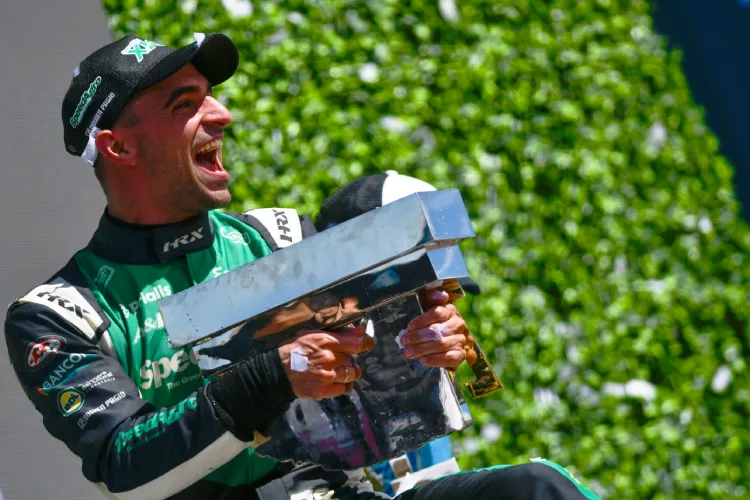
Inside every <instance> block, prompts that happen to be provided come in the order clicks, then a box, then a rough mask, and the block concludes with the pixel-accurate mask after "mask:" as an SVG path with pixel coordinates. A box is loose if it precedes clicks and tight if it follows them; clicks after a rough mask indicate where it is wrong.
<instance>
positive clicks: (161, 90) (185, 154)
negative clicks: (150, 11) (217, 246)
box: [123, 64, 232, 216]
mask: <svg viewBox="0 0 750 500" xmlns="http://www.w3.org/2000/svg"><path fill="white" fill-rule="evenodd" d="M128 108H129V109H127V110H126V113H124V115H125V116H124V121H126V122H127V121H131V122H134V125H132V126H130V127H129V128H128V125H127V124H124V125H123V126H124V127H125V128H127V130H126V133H128V134H129V135H131V139H132V140H134V143H135V144H136V158H137V161H136V170H135V171H136V175H138V176H139V177H140V180H141V181H142V182H139V185H140V186H141V189H139V191H142V195H143V196H148V198H149V201H150V203H151V204H155V205H156V206H157V207H159V208H163V210H164V212H165V213H169V214H175V215H180V216H191V215H195V214H198V213H200V212H203V211H206V210H211V209H214V208H218V207H222V206H224V205H226V204H228V203H229V201H230V200H231V195H230V194H229V189H228V186H229V174H228V173H227V171H226V170H224V167H223V165H222V141H223V136H224V134H223V128H224V127H226V126H227V125H228V124H229V123H230V122H231V121H232V115H231V114H230V113H229V111H228V110H227V108H225V107H224V106H223V105H222V104H221V103H220V102H219V101H217V100H216V99H214V98H213V97H212V95H211V88H210V86H209V83H208V80H206V78H205V77H204V76H203V75H201V74H200V73H199V72H198V70H196V69H195V67H194V66H193V65H191V64H188V65H187V66H186V67H184V68H182V69H181V70H180V71H178V72H177V73H175V74H174V75H172V76H171V77H169V78H167V79H166V80H163V81H162V82H160V83H158V84H157V85H154V86H152V87H149V88H148V89H146V90H145V91H143V92H141V93H140V94H138V95H137V96H136V97H134V98H133V99H132V100H131V101H130V103H128Z"/></svg>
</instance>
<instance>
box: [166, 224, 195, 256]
mask: <svg viewBox="0 0 750 500" xmlns="http://www.w3.org/2000/svg"><path fill="white" fill-rule="evenodd" d="M202 239H203V228H202V227H199V228H198V229H197V230H195V231H191V232H190V234H184V235H182V236H180V237H179V238H175V239H174V240H172V241H168V242H166V243H164V253H167V252H169V251H170V250H177V249H178V248H180V246H182V245H188V244H190V243H192V242H194V241H197V240H202Z"/></svg>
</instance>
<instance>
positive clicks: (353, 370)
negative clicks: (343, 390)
mask: <svg viewBox="0 0 750 500" xmlns="http://www.w3.org/2000/svg"><path fill="white" fill-rule="evenodd" d="M335 371H336V378H335V379H334V383H337V384H349V383H353V382H354V381H355V380H359V377H361V376H362V370H361V369H360V368H359V367H358V366H356V365H354V366H346V365H345V366H338V367H336V370H335Z"/></svg>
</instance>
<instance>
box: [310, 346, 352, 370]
mask: <svg viewBox="0 0 750 500" xmlns="http://www.w3.org/2000/svg"><path fill="white" fill-rule="evenodd" d="M309 359H310V361H311V362H313V363H315V365H316V366H320V367H321V368H323V369H327V370H333V369H334V368H336V367H337V366H343V365H350V364H351V359H352V357H351V356H349V355H348V354H343V353H340V352H334V351H330V350H328V349H320V350H319V351H317V352H316V353H314V354H313V355H312V356H309Z"/></svg>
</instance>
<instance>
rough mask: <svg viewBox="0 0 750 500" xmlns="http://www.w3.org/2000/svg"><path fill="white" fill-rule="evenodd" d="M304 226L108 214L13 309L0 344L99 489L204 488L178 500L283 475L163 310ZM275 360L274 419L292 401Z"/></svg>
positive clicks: (257, 218)
mask: <svg viewBox="0 0 750 500" xmlns="http://www.w3.org/2000/svg"><path fill="white" fill-rule="evenodd" d="M303 226H308V227H312V225H311V224H310V223H309V222H308V221H307V219H300V218H299V217H298V216H297V214H296V212H295V211H293V210H281V209H261V210H256V211H253V212H252V213H248V214H226V213H221V212H217V211H214V212H207V213H203V214H201V215H200V216H198V217H195V218H193V219H190V220H187V221H184V222H181V223H178V224H170V225H164V226H149V227H143V226H134V225H129V224H125V223H123V222H120V221H117V220H116V219H114V218H112V217H110V216H109V215H108V214H107V213H106V212H105V214H104V215H103V216H102V218H101V220H100V223H99V227H98V228H97V230H96V231H95V233H94V235H93V237H92V239H91V241H90V242H89V243H88V245H87V246H86V247H85V248H84V249H82V250H81V251H79V252H77V253H76V254H75V255H74V257H73V258H72V259H71V260H70V261H69V262H68V263H67V264H66V265H65V266H64V267H63V268H62V269H61V270H60V271H58V272H57V273H56V274H55V275H54V276H53V277H52V278H51V279H50V280H48V281H47V283H45V284H43V285H41V286H39V287H36V288H35V289H33V290H32V291H30V292H29V293H27V294H26V295H25V296H23V297H22V298H20V299H18V300H17V301H16V302H14V303H13V304H11V306H10V307H9V310H8V316H7V319H6V324H5V335H6V341H7V344H8V351H9V354H10V359H11V362H12V364H13V368H14V370H15V373H16V374H17V376H18V379H19V381H20V383H21V386H22V388H23V389H24V391H25V392H26V395H27V396H28V398H29V399H30V400H31V401H32V403H33V404H34V406H35V407H36V409H37V410H38V411H39V412H40V413H41V414H42V417H43V422H44V426H45V427H46V429H47V430H48V431H49V432H50V434H52V435H53V436H54V437H56V438H57V439H60V440H62V441H63V442H64V443H65V444H66V445H67V447H68V448H69V449H70V450H71V451H72V452H73V453H75V454H76V455H77V456H78V457H80V458H81V460H82V471H83V474H84V476H85V477H86V478H87V479H88V480H89V481H92V482H93V483H97V485H98V487H99V488H100V490H102V491H103V492H108V493H117V494H118V495H117V497H118V498H139V499H140V498H159V497H161V498H163V497H166V496H168V495H171V494H174V493H176V492H178V491H181V490H183V489H185V488H186V487H188V486H190V485H191V484H192V483H195V482H196V480H199V479H200V481H198V483H196V484H193V485H192V487H191V488H189V489H188V490H187V491H185V492H183V493H182V496H181V498H182V497H184V498H224V497H228V496H231V494H232V490H233V489H235V488H238V487H240V486H242V485H253V484H256V483H258V482H259V481H261V480H262V479H266V480H267V479H268V478H269V477H271V476H269V474H274V471H277V465H278V464H277V462H276V461H275V460H272V459H269V458H261V457H259V456H258V455H256V454H255V453H254V452H253V449H252V448H251V447H249V444H250V443H249V442H245V441H243V440H240V439H238V438H237V437H236V435H235V434H236V433H233V432H231V431H232V430H234V429H232V428H231V425H232V422H229V421H228V420H227V416H226V415H221V409H220V408H218V406H217V405H216V404H215V401H212V398H213V395H212V393H211V391H210V390H207V385H210V384H206V383H205V382H204V380H203V378H202V377H201V374H200V371H199V369H198V366H197V361H196V359H195V357H194V355H193V354H192V351H190V350H189V349H174V348H173V347H172V346H171V345H170V344H169V342H168V339H167V336H166V333H165V331H164V324H163V322H162V318H161V316H160V314H159V312H158V307H157V301H158V300H159V299H161V298H163V297H166V296H169V295H172V294H175V293H177V292H180V291H182V290H184V289H185V288H188V287H190V286H193V285H195V284H198V283H201V282H203V281H206V280H209V279H211V278H213V277H216V276H218V275H220V274H222V273H224V272H227V271H228V270H230V269H233V268H236V267H238V266H241V265H243V264H246V263H248V262H252V261H254V260H256V259H258V258H260V257H263V256H264V255H267V254H269V253H270V252H272V251H273V250H276V249H277V248H281V247H284V246H287V245H289V244H292V243H293V242H294V241H298V240H299V239H300V238H301V236H302V231H301V230H302V227H303ZM272 231H273V233H272ZM313 231H314V228H313ZM274 353H275V358H274V357H273V356H270V357H269V359H267V360H265V361H266V362H267V364H269V365H270V368H269V371H270V372H271V373H272V374H275V375H276V376H277V378H278V382H279V383H278V384H277V385H279V386H280V388H273V390H268V391H267V393H266V394H264V396H265V397H264V398H262V400H261V399H259V401H258V404H257V407H256V408H254V410H255V412H257V414H258V415H261V416H265V417H266V419H272V418H275V417H277V416H279V415H281V414H282V413H283V412H284V411H285V410H286V408H287V407H288V403H289V401H291V400H292V399H293V398H294V395H293V393H292V391H291V387H290V386H289V384H288V381H286V376H285V374H284V373H283V368H282V367H281V362H280V359H279V358H278V352H276V351H274ZM264 414H265V415H264ZM222 420H223V421H222ZM198 429H199V430H200V431H199V432H197V431H196V430H198ZM248 441H250V438H248ZM201 478H203V479H201ZM261 482H262V481H261ZM190 491H193V492H194V494H192V495H191V494H188V493H189V492H190Z"/></svg>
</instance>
